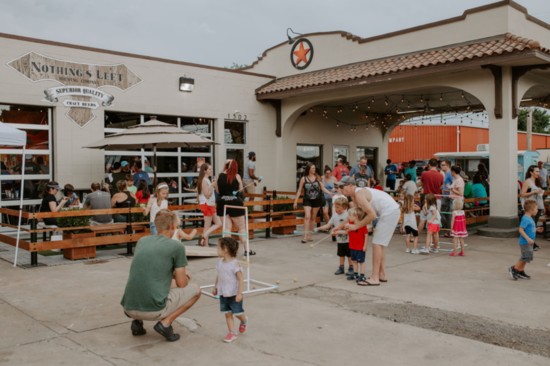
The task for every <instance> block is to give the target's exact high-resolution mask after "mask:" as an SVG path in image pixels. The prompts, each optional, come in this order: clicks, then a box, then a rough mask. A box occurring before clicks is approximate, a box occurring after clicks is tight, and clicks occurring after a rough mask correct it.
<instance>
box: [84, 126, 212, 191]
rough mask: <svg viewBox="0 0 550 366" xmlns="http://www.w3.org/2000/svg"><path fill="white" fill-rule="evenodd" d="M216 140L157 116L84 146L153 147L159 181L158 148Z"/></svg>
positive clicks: (117, 148)
mask: <svg viewBox="0 0 550 366" xmlns="http://www.w3.org/2000/svg"><path fill="white" fill-rule="evenodd" d="M215 144H216V142H214V141H212V140H210V139H208V138H206V137H202V136H199V135H197V134H194V133H192V132H189V131H185V130H183V129H181V128H179V127H178V126H176V125H173V124H170V123H166V122H161V121H159V120H157V118H156V117H151V120H149V121H147V122H145V123H143V124H140V125H135V126H130V127H128V128H127V129H126V130H124V131H122V132H119V133H115V134H113V135H109V136H107V137H105V138H103V139H101V140H100V141H96V142H94V143H93V144H90V145H87V146H84V147H85V148H89V149H104V150H125V149H152V150H153V167H155V169H154V173H153V174H154V180H153V184H156V181H157V170H156V166H157V148H163V149H170V148H176V147H199V146H209V145H215Z"/></svg>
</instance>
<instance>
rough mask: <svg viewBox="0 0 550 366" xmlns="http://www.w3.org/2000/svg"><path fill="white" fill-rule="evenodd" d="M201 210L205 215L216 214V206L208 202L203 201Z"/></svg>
mask: <svg viewBox="0 0 550 366" xmlns="http://www.w3.org/2000/svg"><path fill="white" fill-rule="evenodd" d="M200 208H201V212H202V214H203V215H204V216H207V217H209V216H214V215H215V214H216V206H210V205H207V204H206V203H203V204H202V205H201V206H200Z"/></svg>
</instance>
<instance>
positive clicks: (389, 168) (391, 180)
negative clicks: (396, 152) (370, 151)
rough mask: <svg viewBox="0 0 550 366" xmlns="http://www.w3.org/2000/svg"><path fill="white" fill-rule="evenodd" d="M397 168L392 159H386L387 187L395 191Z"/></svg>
mask: <svg viewBox="0 0 550 366" xmlns="http://www.w3.org/2000/svg"><path fill="white" fill-rule="evenodd" d="M397 170H398V168H397V165H395V164H392V163H391V159H388V160H386V167H385V168H384V174H385V175H386V187H387V188H388V189H389V190H391V191H395V180H396V178H397V175H396V174H397Z"/></svg>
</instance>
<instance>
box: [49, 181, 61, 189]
mask: <svg viewBox="0 0 550 366" xmlns="http://www.w3.org/2000/svg"><path fill="white" fill-rule="evenodd" d="M47 187H48V188H55V189H57V190H60V189H61V186H60V185H59V183H57V182H56V181H54V180H52V181H49V182H48V184H47Z"/></svg>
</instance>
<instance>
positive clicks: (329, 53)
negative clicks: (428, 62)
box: [250, 6, 550, 77]
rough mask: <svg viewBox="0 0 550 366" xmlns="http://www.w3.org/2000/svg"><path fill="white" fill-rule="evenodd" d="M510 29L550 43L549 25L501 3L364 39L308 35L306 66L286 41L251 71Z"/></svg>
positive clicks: (407, 49)
mask: <svg viewBox="0 0 550 366" xmlns="http://www.w3.org/2000/svg"><path fill="white" fill-rule="evenodd" d="M507 32H510V33H513V34H515V35H518V36H522V37H526V38H531V39H536V40H539V41H541V44H543V45H545V46H546V47H548V46H549V44H550V39H548V36H547V35H548V29H545V28H544V27H542V26H540V25H538V24H536V23H534V22H531V21H529V20H527V19H526V17H525V14H524V13H522V12H520V11H519V10H517V9H515V8H512V7H509V6H502V7H499V8H494V9H488V10H485V11H481V12H476V13H473V14H468V15H467V16H466V18H465V19H464V20H459V21H455V22H452V23H447V24H442V25H438V26H433V27H429V28H424V29H420V30H416V31H410V32H408V33H405V34H399V35H395V36H390V37H384V38H381V39H378V40H372V41H369V42H365V43H359V42H356V41H352V40H348V39H346V38H344V37H342V36H341V35H340V34H328V35H311V36H307V35H306V36H305V37H306V38H307V39H309V40H310V41H311V43H312V44H313V47H314V57H313V60H312V62H311V64H310V65H309V66H308V67H307V68H306V69H304V70H301V71H300V70H297V69H295V68H294V67H293V66H292V64H291V62H290V51H291V48H292V46H291V45H289V44H288V42H285V43H283V44H280V45H278V46H276V47H275V48H273V49H271V50H269V51H267V54H266V55H265V56H264V57H263V59H261V60H260V61H259V62H258V63H257V64H256V65H254V66H253V68H251V69H250V71H253V72H258V73H266V74H270V75H276V76H278V77H283V76H288V75H292V74H299V73H305V72H311V71H315V70H321V69H326V68H330V67H334V66H336V65H346V64H351V63H354V62H361V61H366V60H373V59H378V58H384V57H389V56H395V55H402V54H407V53H411V52H418V51H421V50H428V49H432V48H438V47H443V46H446V45H452V44H457V43H463V42H467V41H471V40H477V39H482V38H487V37H492V36H497V35H502V34H505V33H507Z"/></svg>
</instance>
